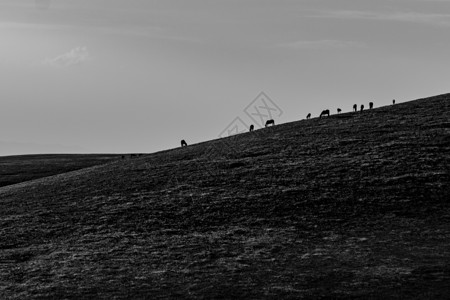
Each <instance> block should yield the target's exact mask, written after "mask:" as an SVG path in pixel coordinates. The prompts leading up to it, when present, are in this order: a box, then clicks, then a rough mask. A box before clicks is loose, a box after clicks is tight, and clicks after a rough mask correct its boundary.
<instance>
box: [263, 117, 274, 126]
mask: <svg viewBox="0 0 450 300" xmlns="http://www.w3.org/2000/svg"><path fill="white" fill-rule="evenodd" d="M269 125H272V126H275V121H274V120H273V119H271V120H267V121H266V125H265V126H266V127H268V126H269Z"/></svg>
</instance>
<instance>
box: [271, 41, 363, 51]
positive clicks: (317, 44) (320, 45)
mask: <svg viewBox="0 0 450 300" xmlns="http://www.w3.org/2000/svg"><path fill="white" fill-rule="evenodd" d="M278 47H280V48H288V49H330V48H331V49H343V48H362V47H365V44H363V43H360V42H354V41H339V40H301V41H295V42H290V43H283V44H278Z"/></svg>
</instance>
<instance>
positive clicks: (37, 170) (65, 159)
mask: <svg viewBox="0 0 450 300" xmlns="http://www.w3.org/2000/svg"><path fill="white" fill-rule="evenodd" d="M120 158H121V156H120V155H118V154H36V155H17V156H0V187H2V186H7V185H12V184H16V183H20V182H25V181H30V180H35V179H38V178H43V177H48V176H52V175H57V174H61V173H67V172H70V171H74V170H79V169H83V168H87V167H92V166H96V165H100V164H105V163H107V162H109V161H111V160H116V159H120Z"/></svg>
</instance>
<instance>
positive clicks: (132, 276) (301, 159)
mask: <svg viewBox="0 0 450 300" xmlns="http://www.w3.org/2000/svg"><path fill="white" fill-rule="evenodd" d="M449 112H450V95H441V96H437V97H432V98H428V99H421V100H416V101H411V102H407V103H403V104H398V105H395V106H389V107H381V108H378V109H374V110H371V111H365V112H362V113H360V112H358V113H348V114H341V115H336V116H332V117H330V118H322V119H312V120H308V121H306V120H305V121H299V122H293V123H289V124H283V125H279V126H275V127H273V128H268V129H262V130H258V131H256V132H254V133H251V134H242V135H239V136H235V137H232V138H227V139H221V140H215V141H210V142H205V143H201V144H198V145H192V146H189V147H187V148H183V149H181V148H179V149H174V150H168V151H163V152H159V153H155V154H152V155H148V156H145V157H142V158H139V159H135V160H128V161H118V162H114V163H111V164H108V165H104V166H97V167H93V168H89V169H83V170H79V171H75V172H71V173H68V174H63V175H58V176H54V177H49V178H44V179H40V180H36V181H34V182H29V183H22V184H19V185H15V186H10V187H4V188H1V189H0V199H1V200H0V230H1V232H0V234H1V235H0V236H1V240H0V298H13V299H14V298H16V299H23V298H40V297H52V298H53V297H54V298H86V297H88V298H89V297H96V298H97V297H98V298H111V297H118V298H139V297H144V296H147V297H148V298H167V297H170V298H175V297H186V298H196V297H198V298H236V297H240V298H280V297H283V298H289V297H291V298H296V299H298V298H303V297H306V298H311V297H313V298H317V297H325V296H328V297H332V298H348V297H361V298H367V297H376V298H378V297H379V298H381V297H393V298H417V299H423V298H446V297H448V295H449V293H450V285H449V282H450V252H449V249H450V226H449V222H450V204H449V201H448V198H449V195H450V185H449V182H450V172H449V171H450V114H449ZM150 295H151V297H150Z"/></svg>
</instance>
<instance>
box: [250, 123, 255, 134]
mask: <svg viewBox="0 0 450 300" xmlns="http://www.w3.org/2000/svg"><path fill="white" fill-rule="evenodd" d="M254 129H255V126H254V125H253V124H252V125H250V132H252V131H253V130H254Z"/></svg>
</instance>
